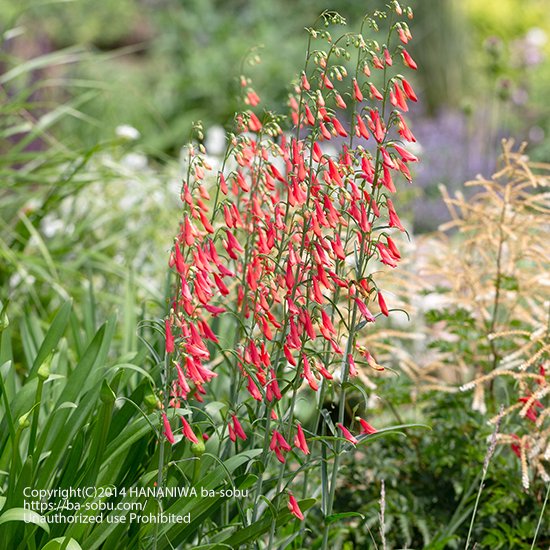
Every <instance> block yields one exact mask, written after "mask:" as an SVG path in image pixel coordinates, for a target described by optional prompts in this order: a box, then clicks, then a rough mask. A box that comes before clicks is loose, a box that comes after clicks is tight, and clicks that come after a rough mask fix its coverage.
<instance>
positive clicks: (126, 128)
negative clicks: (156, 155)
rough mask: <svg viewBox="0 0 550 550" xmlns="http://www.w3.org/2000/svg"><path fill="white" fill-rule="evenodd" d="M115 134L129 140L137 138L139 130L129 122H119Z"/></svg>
mask: <svg viewBox="0 0 550 550" xmlns="http://www.w3.org/2000/svg"><path fill="white" fill-rule="evenodd" d="M115 134H116V135H117V137H119V138H122V139H127V140H129V141H134V140H136V139H139V138H140V136H141V134H140V133H139V131H138V130H137V129H136V128H134V127H133V126H130V125H129V124H121V125H120V126H117V127H116V130H115Z"/></svg>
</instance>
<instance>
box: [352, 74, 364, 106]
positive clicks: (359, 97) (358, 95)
mask: <svg viewBox="0 0 550 550" xmlns="http://www.w3.org/2000/svg"><path fill="white" fill-rule="evenodd" d="M353 93H354V96H355V99H356V100H357V101H359V102H361V101H363V94H362V93H361V89H360V88H359V84H357V80H355V78H354V79H353Z"/></svg>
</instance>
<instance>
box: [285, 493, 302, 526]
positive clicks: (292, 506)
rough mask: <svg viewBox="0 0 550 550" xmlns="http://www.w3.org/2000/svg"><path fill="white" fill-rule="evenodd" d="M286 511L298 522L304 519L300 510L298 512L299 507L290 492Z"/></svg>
mask: <svg viewBox="0 0 550 550" xmlns="http://www.w3.org/2000/svg"><path fill="white" fill-rule="evenodd" d="M288 509H289V510H290V512H291V513H292V514H293V515H294V516H296V517H297V518H298V519H299V520H300V521H301V520H303V519H304V514H302V510H300V507H299V506H298V501H297V500H296V499H295V498H294V496H293V494H292V493H290V492H289V493H288Z"/></svg>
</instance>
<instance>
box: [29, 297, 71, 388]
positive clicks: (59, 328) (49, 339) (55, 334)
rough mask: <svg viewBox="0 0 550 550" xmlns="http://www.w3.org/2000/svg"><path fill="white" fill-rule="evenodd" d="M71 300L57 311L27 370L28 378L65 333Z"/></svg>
mask: <svg viewBox="0 0 550 550" xmlns="http://www.w3.org/2000/svg"><path fill="white" fill-rule="evenodd" d="M71 308H72V300H68V301H67V302H65V303H64V304H63V305H62V306H61V307H60V308H59V311H58V312H57V315H56V316H55V318H54V320H53V321H52V324H51V326H50V329H49V330H48V332H47V333H46V336H45V338H44V341H43V342H42V345H41V346H40V349H39V350H38V354H37V355H36V357H35V359H34V362H33V364H32V367H31V370H30V372H29V378H32V377H33V376H35V375H36V373H37V371H38V369H39V367H40V365H42V363H43V362H44V361H45V360H46V359H47V357H48V355H50V353H52V352H53V351H54V349H55V347H56V346H57V344H58V342H59V340H61V337H62V336H63V334H64V333H65V329H66V328H67V325H68V324H69V318H70V315H71Z"/></svg>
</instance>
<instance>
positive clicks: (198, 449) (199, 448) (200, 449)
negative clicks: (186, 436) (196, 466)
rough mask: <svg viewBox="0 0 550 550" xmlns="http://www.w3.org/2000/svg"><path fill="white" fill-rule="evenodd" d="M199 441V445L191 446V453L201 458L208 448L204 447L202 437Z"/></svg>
mask: <svg viewBox="0 0 550 550" xmlns="http://www.w3.org/2000/svg"><path fill="white" fill-rule="evenodd" d="M198 439H199V440H198V442H197V443H193V444H191V452H192V453H193V454H194V455H195V456H201V455H203V454H204V452H205V451H206V446H205V445H204V441H203V439H202V437H199V438H198Z"/></svg>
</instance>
